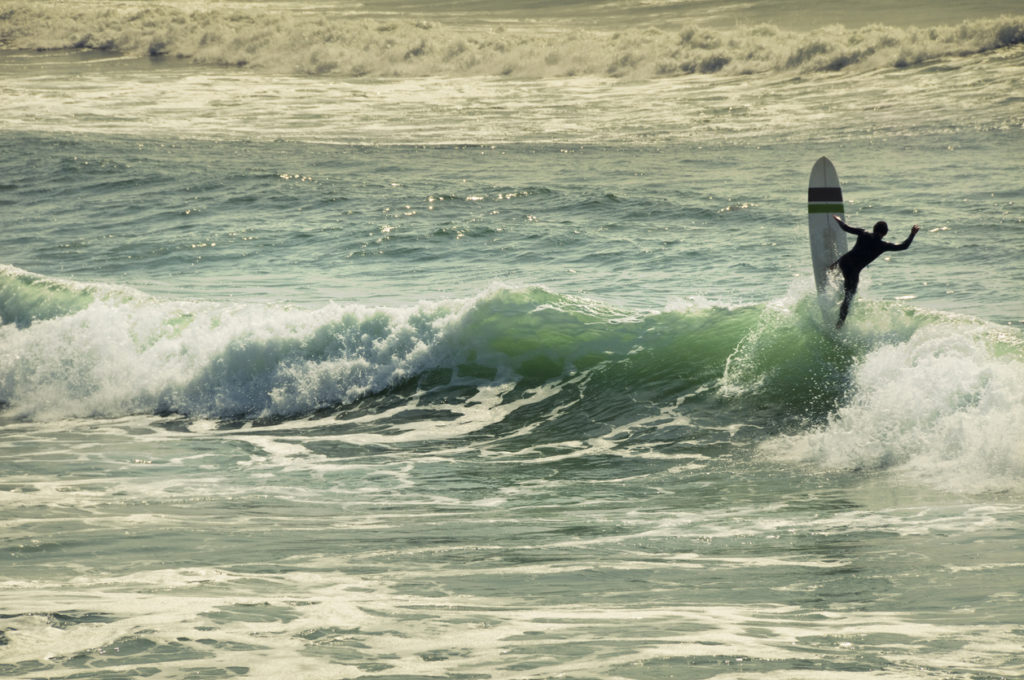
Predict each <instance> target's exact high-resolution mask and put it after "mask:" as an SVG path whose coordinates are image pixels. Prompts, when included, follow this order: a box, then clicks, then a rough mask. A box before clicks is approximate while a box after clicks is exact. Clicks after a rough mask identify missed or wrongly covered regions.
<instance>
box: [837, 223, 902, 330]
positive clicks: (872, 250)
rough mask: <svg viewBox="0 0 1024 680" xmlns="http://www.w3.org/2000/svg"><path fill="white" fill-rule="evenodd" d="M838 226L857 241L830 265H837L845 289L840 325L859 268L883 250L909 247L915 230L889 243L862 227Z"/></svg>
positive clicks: (858, 281)
mask: <svg viewBox="0 0 1024 680" xmlns="http://www.w3.org/2000/svg"><path fill="white" fill-rule="evenodd" d="M837 221H838V220H837ZM839 226H840V227H842V229H843V231H845V232H846V233H848V234H855V235H856V236H857V242H856V243H855V244H853V247H852V248H850V250H849V251H848V252H847V253H846V254H845V255H843V256H842V257H840V258H839V259H838V260H836V262H835V264H833V265H832V267H839V270H840V271H841V272H843V287H844V288H845V289H846V295H845V296H844V297H843V304H842V306H840V307H839V323H838V324H837V325H840V326H841V325H842V324H843V321H845V320H846V315H847V314H848V313H849V311H850V303H851V302H853V296H854V294H855V293H856V292H857V284H858V283H860V272H861V270H862V269H864V267H867V266H868V265H869V264H871V263H872V262H874V261H875V259H876V258H877V257H878V256H879V255H881V254H882V253H884V252H887V251H890V250H906V249H907V248H909V247H910V243H911V241H913V240H914V235H915V234H916V233H917V232H913V231H912V232H910V236H908V237H907V240H905V241H904V242H903V243H889V242H887V241H883V240H882V239H881V237H878V236H875V235H874V234H872V233H871V232H869V231H865V230H864V229H857V228H856V227H851V226H849V225H848V224H844V223H842V222H839Z"/></svg>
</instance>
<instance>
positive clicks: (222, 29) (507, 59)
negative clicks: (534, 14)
mask: <svg viewBox="0 0 1024 680" xmlns="http://www.w3.org/2000/svg"><path fill="white" fill-rule="evenodd" d="M1022 42H1024V16H1004V17H1002V18H999V19H984V20H974V21H966V22H963V23H961V24H958V25H946V26H931V27H907V28H900V27H894V26H885V25H880V24H876V25H871V26H867V27H863V28H852V29H847V28H844V27H842V26H831V27H827V28H824V29H821V30H817V31H815V32H814V33H813V34H807V33H796V32H790V31H786V30H783V29H780V28H778V27H776V26H773V25H768V24H761V25H755V26H737V27H735V28H730V29H722V30H716V29H709V28H696V27H691V28H682V29H667V28H654V27H646V28H645V27H629V28H624V29H622V30H617V31H613V30H599V29H591V28H578V27H574V26H571V25H569V24H567V23H561V24H560V23H552V24H545V25H533V24H530V25H528V26H527V25H524V24H518V25H517V24H497V25H493V24H492V25H486V24H483V25H473V26H456V25H449V24H443V23H437V22H430V21H416V20H411V19H406V18H384V19H381V18H369V17H355V16H346V15H344V14H340V13H333V14H332V13H314V12H285V11H282V10H274V9H261V8H252V7H246V8H244V11H242V10H241V9H240V8H238V7H224V8H221V7H213V8H203V9H196V8H183V7H180V6H174V5H170V4H161V3H146V4H138V5H131V4H128V5H120V4H119V5H115V6H110V5H107V4H105V3H104V4H96V5H93V4H86V3H82V4H75V5H69V4H66V3H53V4H49V3H48V4H45V5H42V4H40V3H30V2H14V3H6V4H3V5H0V46H2V47H3V48H5V49H22V50H61V49H82V50H103V51H109V52H114V53H118V54H125V55H133V56H143V57H144V56H152V57H163V56H167V57H177V58H180V59H183V60H188V61H190V62H193V63H196V64H200V65H219V66H237V67H246V68H253V69H260V70H269V71H274V72H283V73H301V74H336V75H339V76H342V77H364V76H366V77H383V78H386V77H396V76H397V77H416V76H442V75H445V76H478V75H487V76H509V77H515V78H538V77H572V76H613V77H626V78H649V77H659V76H676V75H684V74H694V73H705V74H708V73H722V74H728V75H739V74H751V73H771V72H785V73H788V72H793V73H804V72H823V71H824V72H827V71H839V70H844V69H873V68H885V67H895V68H902V67H908V66H914V65H917V64H922V63H925V62H930V61H934V60H941V59H945V58H950V57H960V56H968V55H974V54H980V53H985V52H990V51H993V50H999V49H1002V48H1006V47H1010V46H1014V45H1019V44H1021V43H1022Z"/></svg>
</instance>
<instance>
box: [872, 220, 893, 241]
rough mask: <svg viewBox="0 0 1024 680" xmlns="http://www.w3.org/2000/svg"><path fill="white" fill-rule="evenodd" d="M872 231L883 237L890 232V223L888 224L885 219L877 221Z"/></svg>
mask: <svg viewBox="0 0 1024 680" xmlns="http://www.w3.org/2000/svg"><path fill="white" fill-rule="evenodd" d="M871 233H873V234H874V235H875V236H877V237H878V238H883V237H884V236H885V235H886V234H888V233H889V225H888V224H886V223H885V222H884V221H883V222H875V227H874V229H872V230H871Z"/></svg>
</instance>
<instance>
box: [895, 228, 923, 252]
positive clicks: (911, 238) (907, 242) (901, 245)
mask: <svg viewBox="0 0 1024 680" xmlns="http://www.w3.org/2000/svg"><path fill="white" fill-rule="evenodd" d="M919 231H921V227H919V226H917V225H916V224H915V225H914V226H913V228H911V230H910V236H908V237H907V239H906V240H905V241H904V242H903V243H897V244H896V245H894V246H892V247H891V248H889V250H906V249H907V248H909V247H910V244H911V243H913V241H914V237H915V236H917V232H919Z"/></svg>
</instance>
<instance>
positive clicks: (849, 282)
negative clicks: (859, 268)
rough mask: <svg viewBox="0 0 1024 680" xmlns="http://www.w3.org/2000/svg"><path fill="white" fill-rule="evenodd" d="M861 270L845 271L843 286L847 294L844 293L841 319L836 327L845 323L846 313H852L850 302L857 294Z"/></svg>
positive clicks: (840, 308)
mask: <svg viewBox="0 0 1024 680" xmlns="http://www.w3.org/2000/svg"><path fill="white" fill-rule="evenodd" d="M859 274H860V272H854V271H845V270H844V271H843V278H844V279H845V280H844V282H843V288H845V289H846V294H845V295H843V304H841V305H840V306H839V321H838V322H836V328H839V327H841V326H842V325H843V322H844V321H846V315H847V314H849V313H850V303H852V302H853V296H854V295H856V294H857V283H858V282H859V279H860V276H859Z"/></svg>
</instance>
